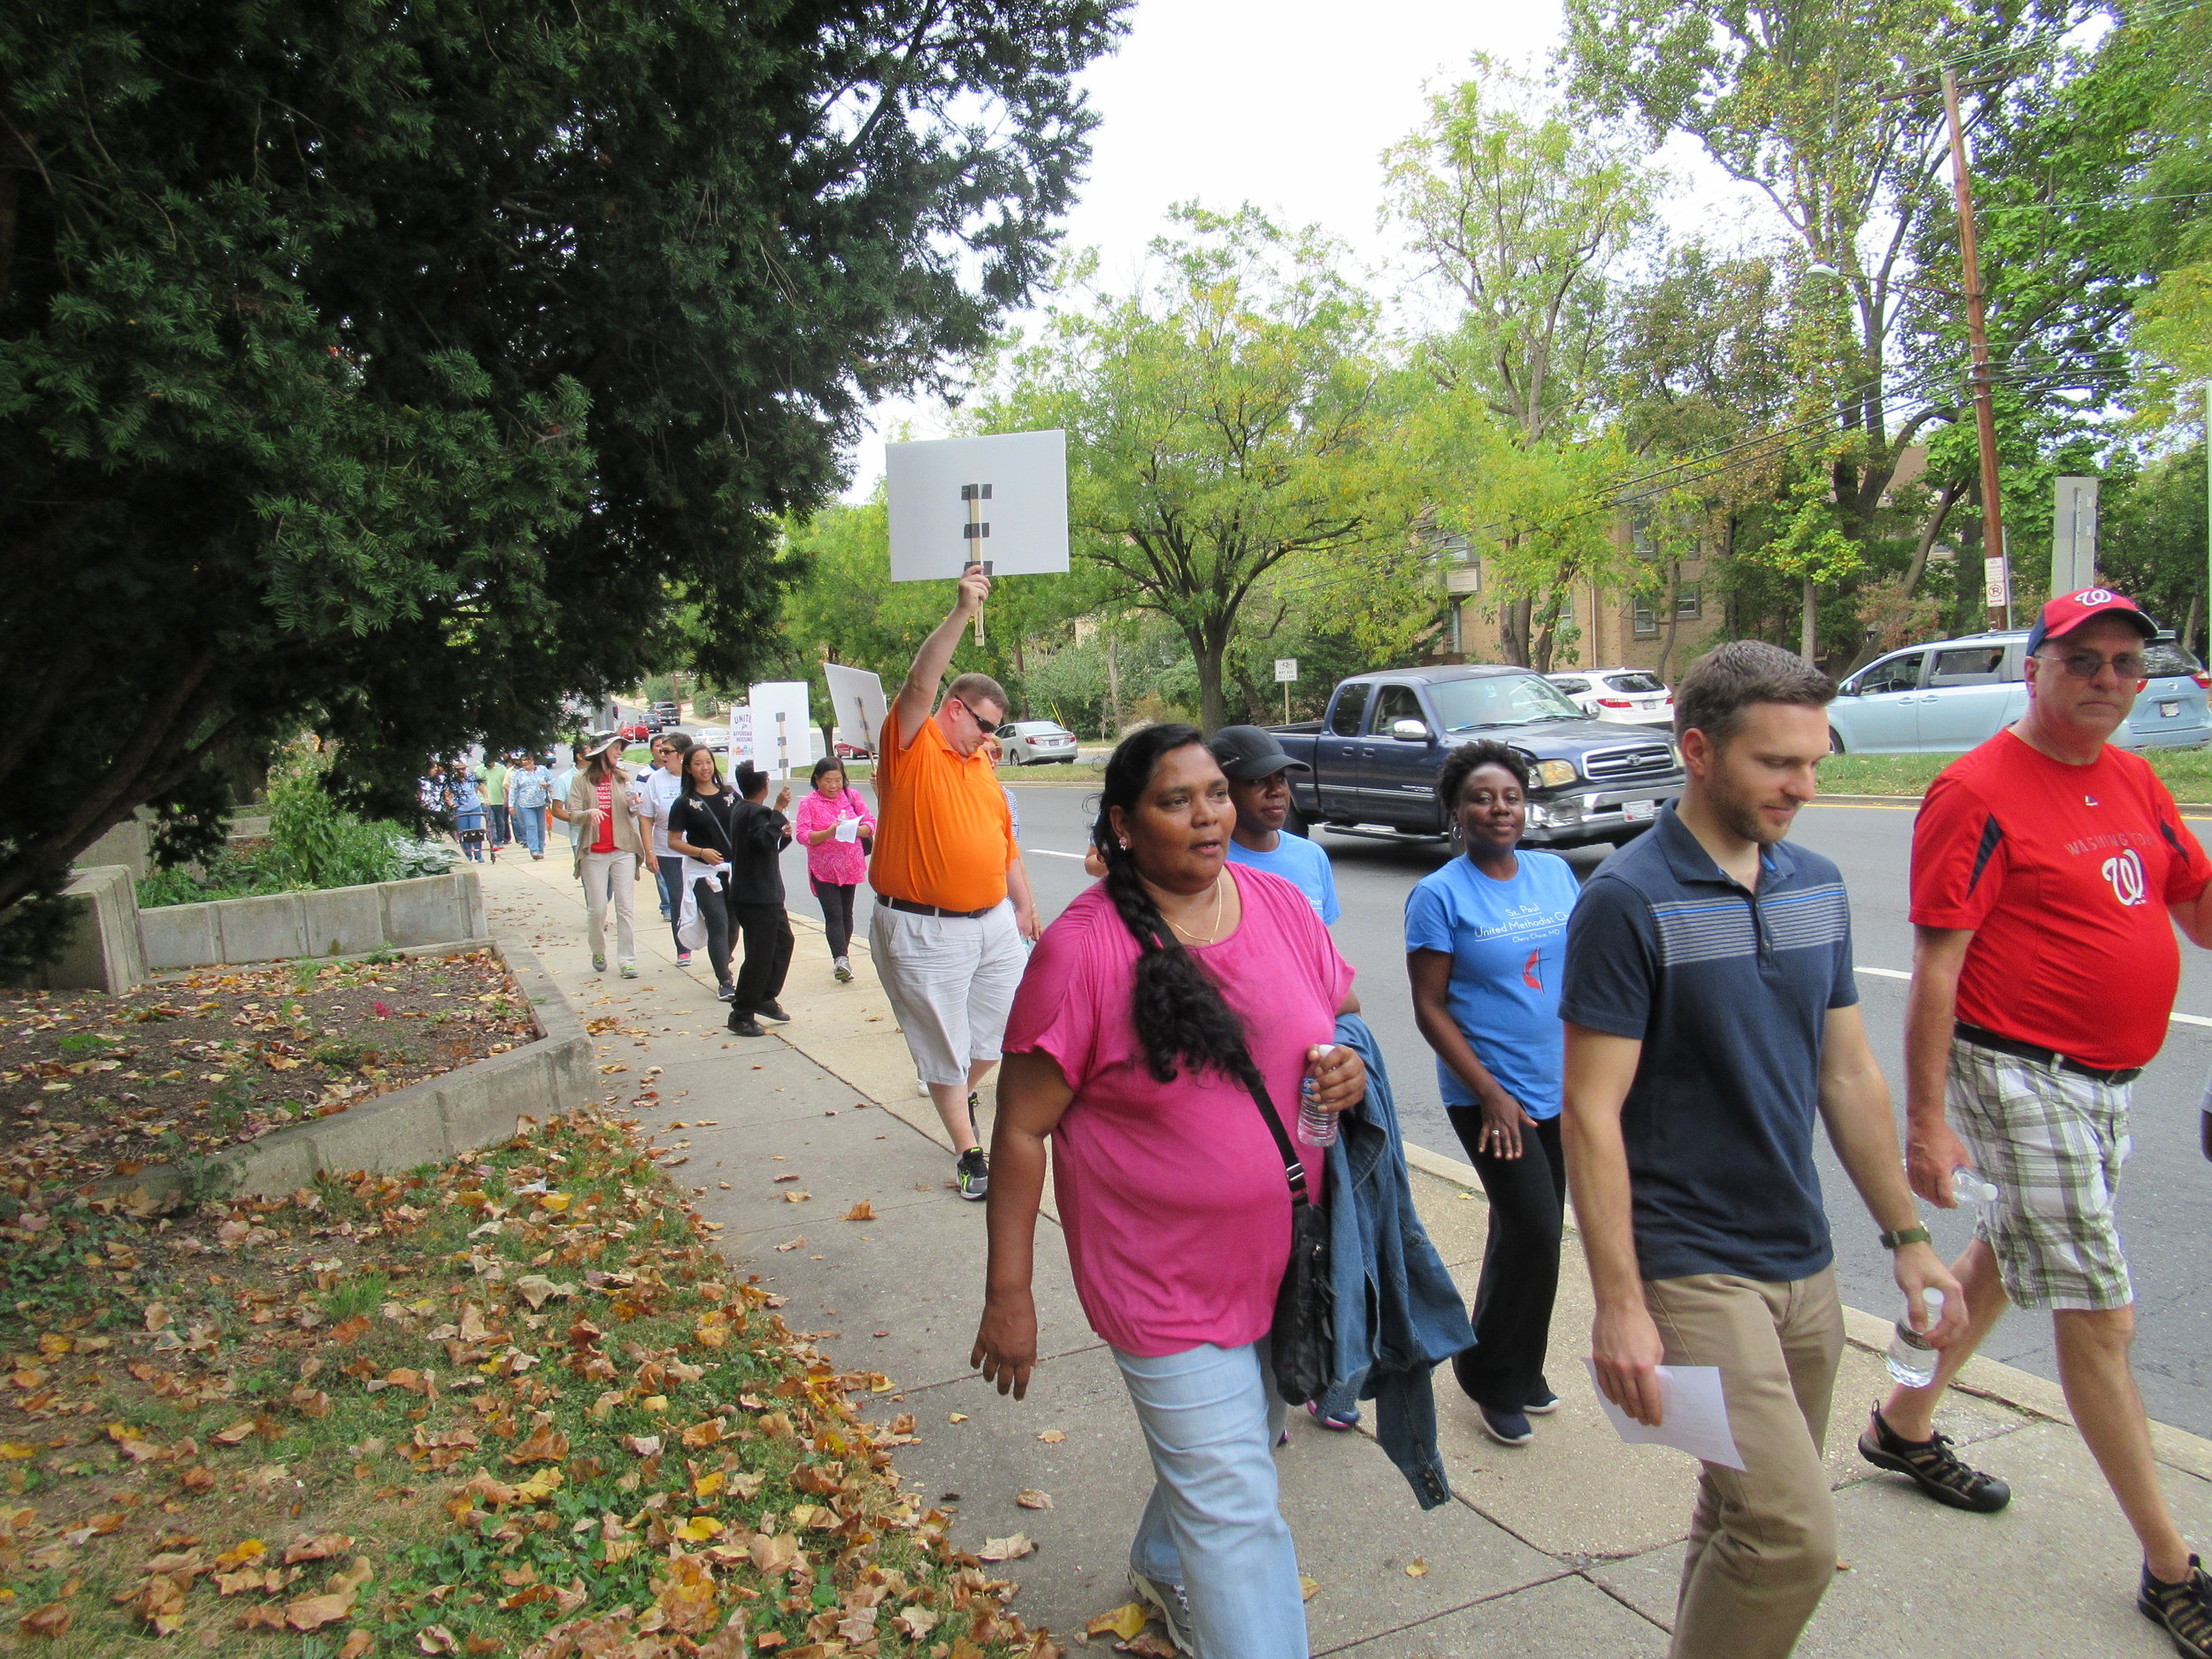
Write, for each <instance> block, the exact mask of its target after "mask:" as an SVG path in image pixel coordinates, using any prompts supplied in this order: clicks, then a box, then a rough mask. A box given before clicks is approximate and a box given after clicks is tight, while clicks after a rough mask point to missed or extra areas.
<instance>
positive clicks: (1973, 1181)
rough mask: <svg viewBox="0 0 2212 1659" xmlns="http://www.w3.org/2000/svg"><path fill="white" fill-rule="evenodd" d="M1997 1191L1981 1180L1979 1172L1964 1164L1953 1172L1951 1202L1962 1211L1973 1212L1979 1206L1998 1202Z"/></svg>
mask: <svg viewBox="0 0 2212 1659" xmlns="http://www.w3.org/2000/svg"><path fill="white" fill-rule="evenodd" d="M1996 1197H1997V1189H1996V1188H1995V1187H1992V1186H1991V1185H1990V1184H1989V1183H1988V1182H1987V1181H1985V1180H1984V1179H1982V1178H1981V1173H1980V1171H1977V1170H1970V1169H1968V1168H1967V1167H1966V1165H1965V1164H1960V1165H1959V1166H1958V1168H1956V1169H1955V1170H1953V1171H1951V1202H1953V1203H1955V1204H1956V1205H1957V1206H1958V1207H1959V1208H1960V1209H1961V1210H1971V1209H1973V1208H1974V1206H1975V1205H1977V1204H1987V1203H1993V1202H1996Z"/></svg>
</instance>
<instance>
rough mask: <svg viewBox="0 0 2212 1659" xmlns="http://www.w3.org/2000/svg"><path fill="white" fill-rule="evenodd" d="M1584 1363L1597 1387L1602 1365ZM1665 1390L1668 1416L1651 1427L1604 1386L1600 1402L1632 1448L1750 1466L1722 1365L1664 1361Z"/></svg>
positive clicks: (1661, 1375)
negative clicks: (1732, 1421)
mask: <svg viewBox="0 0 2212 1659" xmlns="http://www.w3.org/2000/svg"><path fill="white" fill-rule="evenodd" d="M1582 1363H1584V1364H1585V1365H1587V1366H1589V1368H1590V1382H1591V1384H1592V1386H1595V1385H1596V1383H1597V1379H1598V1368H1597V1366H1596V1365H1595V1364H1594V1363H1593V1362H1591V1361H1590V1360H1589V1359H1587V1358H1585V1359H1584V1360H1583V1362H1582ZM1659 1389H1660V1395H1661V1399H1662V1402H1663V1417H1662V1418H1661V1421H1660V1424H1659V1426H1658V1427H1657V1428H1646V1427H1645V1426H1644V1425H1642V1424H1640V1423H1639V1422H1637V1421H1636V1419H1635V1418H1634V1417H1630V1416H1629V1415H1628V1413H1627V1412H1625V1411H1624V1410H1622V1409H1620V1407H1618V1406H1617V1405H1615V1404H1614V1403H1613V1402H1611V1401H1610V1400H1608V1399H1607V1398H1606V1397H1605V1391H1604V1390H1603V1389H1599V1391H1598V1403H1599V1404H1600V1405H1601V1406H1602V1407H1604V1408H1605V1415H1606V1417H1607V1419H1608V1420H1609V1422H1611V1424H1612V1425H1613V1428H1614V1431H1615V1432H1617V1433H1618V1434H1619V1435H1620V1437H1621V1439H1623V1440H1626V1441H1627V1442H1628V1443H1629V1444H1630V1445H1631V1446H1671V1447H1673V1448H1676V1449H1677V1450H1678V1451H1685V1452H1687V1453H1689V1455H1691V1456H1693V1457H1698V1458H1702V1459H1703V1460H1704V1461H1705V1462H1707V1463H1721V1464H1724V1465H1726V1466H1727V1467H1728V1468H1730V1469H1741V1468H1742V1467H1743V1466H1744V1463H1743V1454H1742V1453H1741V1452H1740V1451H1738V1450H1737V1449H1736V1437H1735V1434H1734V1432H1732V1431H1731V1430H1730V1428H1729V1426H1728V1401H1727V1398H1726V1396H1724V1394H1722V1393H1721V1386H1720V1367H1719V1366H1717V1365H1662V1366H1661V1367H1659Z"/></svg>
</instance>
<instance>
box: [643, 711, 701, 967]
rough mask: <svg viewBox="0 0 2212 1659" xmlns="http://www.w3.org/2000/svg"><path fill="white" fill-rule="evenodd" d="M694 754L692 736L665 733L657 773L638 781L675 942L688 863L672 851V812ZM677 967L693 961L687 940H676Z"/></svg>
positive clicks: (658, 743)
mask: <svg viewBox="0 0 2212 1659" xmlns="http://www.w3.org/2000/svg"><path fill="white" fill-rule="evenodd" d="M690 753H691V733H688V732H664V733H661V734H660V735H659V736H658V737H657V738H655V739H654V740H653V770H652V771H651V772H647V773H646V774H645V775H644V776H643V777H642V778H641V779H640V780H638V791H637V792H638V805H639V810H640V811H641V812H643V813H644V814H645V816H646V817H647V818H650V819H651V820H652V822H653V868H654V870H655V871H656V872H657V875H658V877H659V880H660V890H661V915H662V916H663V917H664V918H666V920H667V923H668V933H669V937H670V938H672V939H675V934H676V922H677V919H678V918H679V917H680V915H681V913H682V899H683V891H684V861H683V859H682V858H681V857H680V856H677V855H676V854H674V853H672V852H670V851H669V850H668V810H669V808H671V807H672V806H674V805H675V804H676V802H677V800H678V798H679V797H680V796H681V795H682V794H683V792H684V759H685V757H687V756H688V755H689V754H690ZM675 942H676V965H677V966H678V967H683V966H685V965H686V964H688V963H689V962H690V960H691V953H690V952H689V951H688V950H686V949H684V941H682V940H680V939H676V941H675Z"/></svg>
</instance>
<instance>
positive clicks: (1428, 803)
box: [1268, 666, 1684, 846]
mask: <svg viewBox="0 0 2212 1659" xmlns="http://www.w3.org/2000/svg"><path fill="white" fill-rule="evenodd" d="M1268 729H1269V730H1270V731H1272V732H1274V733H1276V734H1277V735H1278V736H1279V737H1280V738H1281V740H1282V744H1283V748H1284V749H1285V751H1286V753H1288V754H1289V755H1290V756H1291V757H1292V758H1293V759H1295V760H1302V761H1304V762H1305V763H1306V764H1308V765H1309V766H1310V767H1312V768H1313V770H1312V771H1311V772H1304V773H1301V772H1292V773H1291V775H1290V776H1291V785H1290V789H1291V818H1290V821H1289V823H1288V824H1287V825H1286V827H1287V828H1290V829H1293V830H1294V831H1296V832H1297V833H1304V831H1305V827H1306V826H1307V825H1309V824H1319V825H1323V826H1325V827H1327V828H1329V829H1331V830H1333V831H1335V832H1337V833H1340V834H1348V835H1374V836H1379V837H1382V838H1385V839H1391V840H1411V841H1447V842H1450V843H1452V844H1456V842H1457V838H1458V826H1457V825H1456V823H1455V822H1454V821H1453V820H1452V819H1451V818H1449V817H1448V815H1447V814H1446V813H1445V811H1444V809H1443V807H1442V805H1441V803H1439V801H1438V800H1437V798H1436V774H1437V772H1438V770H1439V769H1440V767H1442V765H1443V764H1444V757H1445V756H1446V755H1448V754H1449V753H1450V752H1451V750H1452V749H1455V748H1456V747H1457V746H1458V745H1460V744H1462V743H1467V742H1472V741H1475V740H1476V739H1478V738H1496V739H1498V740H1500V741H1503V742H1507V743H1510V744H1511V745H1512V746H1513V747H1514V748H1516V749H1519V750H1520V751H1521V753H1522V754H1523V755H1525V756H1526V757H1527V758H1528V762H1529V768H1530V771H1531V772H1532V774H1533V778H1532V784H1533V787H1532V788H1531V789H1530V791H1529V797H1528V827H1527V830H1526V831H1525V839H1526V840H1527V841H1529V842H1531V843H1532V845H1536V846H1561V845H1571V844H1574V843H1578V842H1589V841H1626V840H1628V839H1629V838H1631V837H1632V836H1634V835H1638V834H1640V833H1642V832H1643V830H1644V829H1645V827H1646V826H1648V825H1649V824H1650V823H1651V821H1652V820H1653V819H1654V818H1656V817H1657V816H1658V812H1659V806H1660V803H1662V802H1665V801H1671V800H1673V799H1674V798H1675V797H1676V796H1677V795H1680V794H1681V793H1682V785H1683V782H1684V778H1683V772H1682V762H1681V757H1680V756H1679V755H1678V754H1677V753H1676V750H1675V747H1674V744H1673V743H1672V742H1671V741H1669V740H1668V739H1667V738H1665V737H1663V736H1660V735H1658V734H1656V733H1651V732H1648V731H1632V730H1625V729H1624V728H1623V727H1621V726H1614V725H1607V724H1605V723H1603V722H1601V721H1597V720H1593V719H1589V718H1586V716H1585V715H1584V714H1583V712H1582V710H1579V709H1578V708H1577V707H1575V705H1574V704H1573V703H1570V702H1569V701H1568V700H1567V698H1566V696H1565V695H1564V694H1563V693H1562V692H1561V691H1560V690H1559V688H1558V687H1556V686H1554V685H1553V684H1552V683H1551V682H1550V681H1549V680H1546V679H1545V678H1544V677H1543V676H1542V675H1541V674H1538V673H1533V672H1531V671H1529V670H1528V669H1525V668H1507V667H1478V666H1467V667H1455V668H1409V669H1390V670H1385V671H1383V672H1375V673H1367V674H1360V675H1356V676H1355V677H1354V678H1352V679H1350V680H1345V681H1344V682H1343V683H1342V684H1340V685H1339V686H1338V687H1337V688H1336V690H1335V692H1334V693H1333V694H1332V695H1331V696H1330V699H1329V708H1328V712H1327V714H1326V715H1325V716H1324V717H1323V718H1321V719H1318V720H1306V721H1301V722H1299V723H1298V724H1296V725H1292V726H1271V727H1269V728H1268Z"/></svg>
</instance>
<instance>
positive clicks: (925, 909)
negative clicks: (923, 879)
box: [876, 893, 998, 922]
mask: <svg viewBox="0 0 2212 1659" xmlns="http://www.w3.org/2000/svg"><path fill="white" fill-rule="evenodd" d="M876 902H877V903H879V904H887V905H889V906H890V907H891V908H892V909H893V910H905V911H907V912H908V913H909V914H910V915H914V916H956V917H958V918H960V919H961V920H963V921H966V922H975V921H980V920H982V919H983V918H985V917H987V916H988V915H989V914H990V913H991V912H992V911H993V910H996V909H998V906H997V905H995V904H987V905H985V906H984V907H983V908H982V909H981V910H947V909H945V908H944V907H943V906H942V905H941V904H917V903H915V902H914V901H913V900H912V899H895V898H893V897H892V896H891V895H889V894H888V893H879V894H877V895H876Z"/></svg>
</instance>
